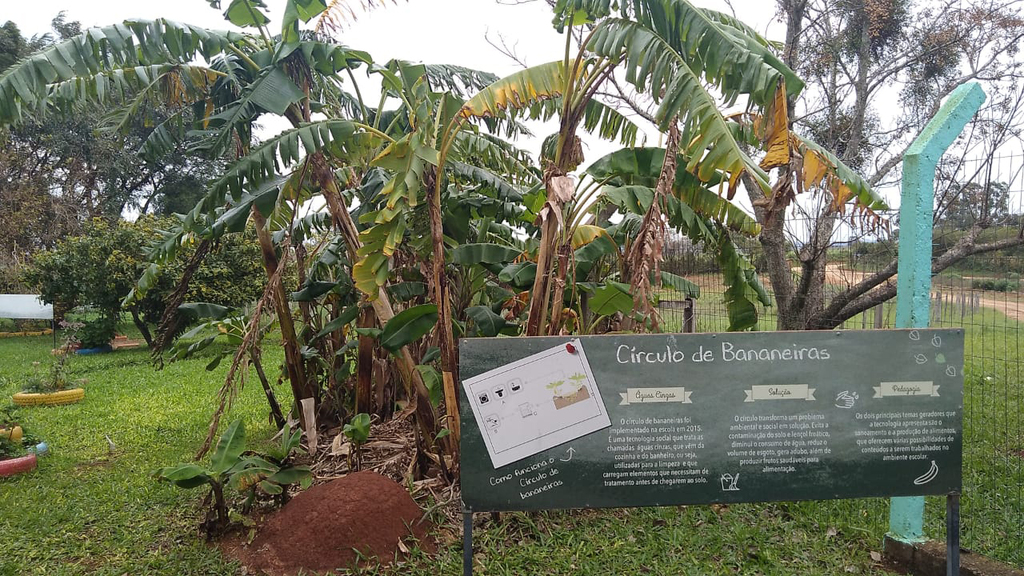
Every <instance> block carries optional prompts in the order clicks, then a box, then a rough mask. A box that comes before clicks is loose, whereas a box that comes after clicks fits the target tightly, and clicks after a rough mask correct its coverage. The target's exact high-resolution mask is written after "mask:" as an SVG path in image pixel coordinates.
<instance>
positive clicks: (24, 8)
mask: <svg viewBox="0 0 1024 576" xmlns="http://www.w3.org/2000/svg"><path fill="white" fill-rule="evenodd" d="M265 2H266V4H267V5H268V7H269V14H270V16H271V18H272V19H273V22H272V25H271V29H272V30H274V29H275V28H274V27H273V24H275V23H278V22H279V21H280V20H279V19H280V15H281V12H282V9H283V5H284V0H265ZM361 3H362V2H361V1H360V0H350V2H349V4H350V5H352V6H355V7H356V8H357V10H356V13H357V19H356V20H355V21H353V22H352V23H351V25H350V26H349V28H348V29H347V30H345V31H344V32H342V33H340V34H339V35H338V36H339V37H338V40H339V41H340V42H341V43H343V44H346V45H348V46H350V47H353V48H358V49H361V50H366V51H368V52H369V53H370V54H371V55H372V56H373V58H374V60H377V61H380V62H385V61H387V60H390V59H392V58H401V59H404V60H411V61H419V62H426V63H436V64H459V65H462V66H468V67H470V68H476V69H480V70H487V71H489V72H493V73H495V74H497V75H498V76H505V75H507V74H510V73H512V72H515V71H516V70H518V69H519V65H518V64H517V63H516V62H514V61H513V60H511V59H510V58H508V57H506V56H505V55H503V54H501V53H500V52H499V51H498V50H497V49H496V48H494V47H493V46H491V45H490V44H489V43H488V42H487V38H488V37H489V38H491V40H492V41H494V42H498V41H499V40H500V39H501V38H504V40H505V41H506V43H507V44H508V45H509V46H510V47H514V50H515V52H516V53H517V55H518V56H519V57H520V59H522V60H523V61H524V62H526V64H528V65H531V66H532V65H536V64H542V63H544V62H549V61H552V60H557V59H559V58H561V55H562V50H563V43H564V37H563V36H561V35H559V34H558V33H557V32H556V31H555V30H554V28H553V27H552V26H551V9H550V8H549V7H548V5H547V3H546V2H543V1H541V0H536V1H534V2H529V3H525V4H517V5H508V4H499V3H498V2H497V1H496V0H408V1H407V2H402V1H399V2H398V3H397V4H394V3H391V2H390V0H384V5H383V6H378V7H377V8H375V9H372V10H369V11H367V10H360V9H358V7H359V5H360V4H361ZM376 3H377V4H378V5H379V4H382V2H381V0H377V2H376ZM224 4H225V5H226V4H227V1H226V0H225V2H224ZM696 4H698V5H702V6H707V7H711V8H715V9H718V10H723V11H730V9H729V7H728V5H727V4H726V3H725V2H724V1H723V0H697V2H696ZM0 5H2V6H3V10H2V11H0V21H6V20H13V21H14V22H15V23H17V24H18V26H19V27H20V28H21V31H22V34H23V35H25V36H32V35H33V34H43V33H46V32H48V31H49V30H50V20H51V19H52V18H53V17H54V16H55V15H56V14H57V13H58V12H60V11H61V10H66V11H67V19H68V20H77V21H80V22H81V23H82V25H83V26H86V27H88V26H97V25H106V24H111V23H114V22H119V21H121V20H125V19H130V18H139V19H152V18H158V17H164V18H169V19H172V20H177V21H180V22H187V23H190V24H196V25H200V26H205V27H211V28H222V29H226V28H230V27H231V24H229V23H228V22H226V21H225V20H224V18H223V16H222V14H221V11H220V10H214V9H212V8H210V5H209V3H208V1H207V0H176V1H172V2H167V1H163V0H161V1H156V0H78V1H75V0H56V1H54V0H45V1H42V2H25V1H22V0H0ZM734 5H735V6H736V9H737V11H738V12H739V13H740V14H739V15H740V16H741V17H742V18H743V19H744V20H745V21H746V22H747V23H748V24H750V25H752V26H754V27H755V28H757V29H758V30H761V31H765V32H769V33H771V32H774V33H776V34H777V35H778V34H781V33H782V32H781V27H780V26H779V25H778V24H776V25H774V26H771V23H772V19H773V16H774V13H775V3H774V2H771V1H764V0H762V1H757V2H754V1H751V0H737V1H736V2H734ZM360 84H362V81H361V80H360ZM371 93H372V92H371ZM554 130H555V128H552V129H550V130H547V129H546V128H543V127H538V128H537V129H536V130H535V131H536V132H537V133H538V136H540V138H541V139H542V138H543V136H545V135H546V134H547V133H549V132H553V131H554ZM655 139H656V135H655V134H652V142H653V141H654V140H655ZM585 141H586V143H587V144H588V145H590V146H591V148H592V149H591V150H589V151H588V153H587V158H588V159H589V160H594V159H597V158H598V157H599V156H600V155H601V154H603V153H605V151H610V150H613V149H614V146H613V145H608V146H604V145H602V143H598V142H596V141H595V140H594V139H593V138H585ZM521 145H523V147H525V148H527V149H529V150H531V151H533V152H536V151H537V150H536V148H539V143H537V142H526V143H521Z"/></svg>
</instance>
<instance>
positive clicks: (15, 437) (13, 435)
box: [0, 426, 24, 442]
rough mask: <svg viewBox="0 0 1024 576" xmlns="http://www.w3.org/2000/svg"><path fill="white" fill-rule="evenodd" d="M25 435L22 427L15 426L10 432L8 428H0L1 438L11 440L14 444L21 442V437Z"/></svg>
mask: <svg viewBox="0 0 1024 576" xmlns="http://www.w3.org/2000/svg"><path fill="white" fill-rule="evenodd" d="M23 434H24V430H22V429H21V426H15V427H14V428H11V429H10V430H8V429H7V428H0V438H9V439H10V440H11V441H13V442H21V437H22V435H23Z"/></svg>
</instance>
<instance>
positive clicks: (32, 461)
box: [0, 454, 37, 478]
mask: <svg viewBox="0 0 1024 576" xmlns="http://www.w3.org/2000/svg"><path fill="white" fill-rule="evenodd" d="M36 462H37V460H36V455H35V454H29V455H28V456H22V457H21V458H11V459H10V460H0V478H4V477H7V476H14V475H15V474H21V473H22V472H28V471H29V470H32V469H34V468H35V467H36Z"/></svg>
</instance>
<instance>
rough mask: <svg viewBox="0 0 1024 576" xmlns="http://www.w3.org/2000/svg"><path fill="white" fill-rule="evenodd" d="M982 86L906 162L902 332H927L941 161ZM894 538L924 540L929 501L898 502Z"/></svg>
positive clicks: (967, 92)
mask: <svg viewBox="0 0 1024 576" xmlns="http://www.w3.org/2000/svg"><path fill="white" fill-rule="evenodd" d="M984 101H985V92H984V91H983V90H982V89H981V85H980V84H978V83H977V82H970V83H966V84H961V85H960V86H958V87H957V88H956V89H955V90H953V92H952V93H951V94H950V95H949V98H948V99H947V100H946V102H945V104H943V105H942V108H940V109H939V111H938V112H937V113H936V114H935V117H934V118H932V119H931V121H930V122H928V125H927V126H926V127H925V129H924V131H922V132H921V135H920V136H918V138H917V139H916V140H915V141H914V143H913V144H911V146H910V148H908V149H907V153H906V154H905V155H904V156H903V186H902V191H901V195H900V241H899V263H898V270H897V274H898V276H897V280H896V282H897V296H896V327H897V328H927V327H928V322H929V318H928V305H929V302H930V300H931V287H932V227H933V216H934V201H935V190H934V185H935V169H936V167H937V165H938V162H939V159H940V158H941V157H942V154H943V153H944V152H945V151H946V149H947V148H949V146H950V145H951V144H952V143H953V141H954V140H955V139H956V137H957V136H959V135H960V132H962V131H963V129H964V126H966V125H967V123H968V122H969V121H970V119H971V118H972V117H973V116H974V114H975V113H976V112H977V111H978V109H979V108H981V105H982V103H983V102H984ZM889 535H890V536H891V537H892V538H895V539H897V540H902V541H904V542H915V541H920V540H923V539H924V497H921V496H914V497H904V498H893V499H892V501H891V504H890V506H889Z"/></svg>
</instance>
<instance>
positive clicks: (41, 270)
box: [24, 218, 263, 344]
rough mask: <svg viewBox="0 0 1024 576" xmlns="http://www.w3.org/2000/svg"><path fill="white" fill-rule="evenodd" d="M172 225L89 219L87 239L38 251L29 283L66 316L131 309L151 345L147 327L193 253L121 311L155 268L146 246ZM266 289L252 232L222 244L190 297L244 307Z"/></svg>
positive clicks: (200, 273) (147, 220) (182, 257)
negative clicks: (79, 309) (79, 310)
mask: <svg viewBox="0 0 1024 576" xmlns="http://www.w3.org/2000/svg"><path fill="white" fill-rule="evenodd" d="M168 224H170V221H168V220H163V221H160V220H156V219H154V218H142V219H140V220H138V221H137V222H125V221H120V222H117V223H115V224H111V223H108V222H106V221H105V220H101V219H93V220H90V221H88V222H86V224H85V226H84V229H83V234H82V235H80V236H71V237H68V238H66V239H64V240H61V241H60V242H58V243H57V245H56V247H54V248H53V249H50V250H42V251H40V252H37V253H36V254H35V256H34V258H33V259H32V261H31V262H30V264H29V265H28V266H27V268H26V270H25V274H24V280H25V282H26V283H27V284H28V285H30V286H31V287H33V288H34V289H36V290H38V291H39V293H40V297H41V298H42V299H43V301H45V302H48V303H51V304H53V305H54V307H55V309H56V312H57V314H59V315H63V314H65V313H66V312H68V311H70V310H71V309H72V308H74V307H76V306H81V305H88V306H93V307H95V308H96V309H98V310H99V311H100V312H101V314H103V315H104V316H106V317H108V318H111V319H117V318H119V317H120V315H121V312H127V313H129V314H130V315H131V317H132V320H133V321H134V322H135V325H136V326H137V327H138V328H139V331H140V332H141V333H142V335H143V336H144V337H145V338H146V341H147V342H148V343H150V344H152V337H151V335H150V331H149V327H148V326H149V325H150V324H153V323H154V322H156V320H158V319H159V317H160V314H161V313H162V312H163V310H164V306H163V302H164V299H165V298H166V296H167V294H168V293H169V292H170V291H171V290H172V289H173V288H174V284H175V280H176V278H177V274H176V273H178V272H179V271H180V269H181V267H182V266H183V261H184V260H185V259H186V258H187V256H188V251H187V250H186V251H183V252H182V253H181V255H180V257H179V259H178V260H176V261H175V262H173V263H172V264H171V265H170V266H168V267H167V269H166V270H165V276H164V277H163V278H161V279H160V281H159V282H158V283H157V284H156V285H155V286H154V287H153V288H152V289H151V290H150V291H149V292H148V293H147V294H146V297H145V298H142V299H140V300H137V301H135V302H133V303H131V304H129V305H128V306H127V307H122V301H123V300H124V299H125V297H126V296H127V295H128V294H129V293H130V292H131V291H132V289H133V288H134V287H135V283H136V280H137V279H138V278H139V276H140V275H141V274H142V272H143V271H144V270H145V269H146V267H147V266H148V262H147V259H146V248H147V247H148V246H149V245H151V244H153V243H155V242H157V241H158V240H159V239H160V238H161V236H160V228H163V227H166V226H167V225H168ZM262 289H263V287H262V282H261V281H260V276H259V248H258V246H257V244H256V242H255V234H252V233H251V232H250V234H248V235H239V236H234V237H231V238H225V239H224V240H223V241H222V242H221V244H220V246H218V247H217V249H216V250H214V251H213V253H212V254H211V256H210V257H209V258H207V259H206V261H205V262H204V264H203V266H201V267H200V268H199V270H198V271H197V273H196V279H195V281H194V282H192V284H191V287H190V294H189V296H190V297H191V298H190V299H192V300H197V301H204V302H213V303H216V304H220V305H225V306H232V307H241V306H244V305H246V304H248V303H249V302H252V301H253V300H255V299H257V298H258V297H259V295H260V294H261V293H262Z"/></svg>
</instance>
